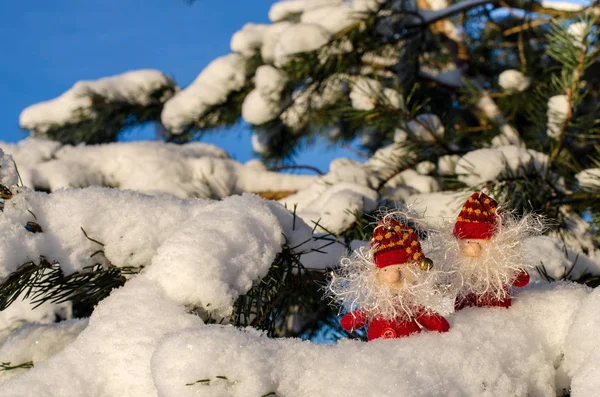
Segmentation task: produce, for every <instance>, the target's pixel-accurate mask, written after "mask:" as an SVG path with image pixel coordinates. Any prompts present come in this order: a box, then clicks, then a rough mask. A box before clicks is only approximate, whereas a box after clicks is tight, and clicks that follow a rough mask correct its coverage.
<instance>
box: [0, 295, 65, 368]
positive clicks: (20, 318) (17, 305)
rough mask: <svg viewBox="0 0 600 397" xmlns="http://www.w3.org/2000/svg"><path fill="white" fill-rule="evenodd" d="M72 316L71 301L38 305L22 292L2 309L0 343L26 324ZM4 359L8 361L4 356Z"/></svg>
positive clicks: (49, 321)
mask: <svg viewBox="0 0 600 397" xmlns="http://www.w3.org/2000/svg"><path fill="white" fill-rule="evenodd" d="M71 317H72V310H71V303H68V302H65V303H50V302H44V303H42V304H41V305H39V306H37V307H36V304H34V303H32V302H31V299H28V298H25V297H24V296H23V294H22V295H21V296H19V297H17V299H16V300H15V301H14V302H13V303H12V304H11V305H10V306H8V307H7V308H6V309H4V310H2V311H0V344H1V343H4V341H5V340H6V339H7V338H8V337H9V335H10V334H11V333H12V332H14V331H16V330H17V329H18V328H20V327H21V326H22V325H24V324H32V323H35V324H51V323H53V322H55V321H56V319H63V320H70V319H71ZM0 357H2V356H1V355H0ZM2 360H3V361H7V360H4V359H3V358H2ZM25 361H28V360H25ZM13 364H19V363H16V362H13Z"/></svg>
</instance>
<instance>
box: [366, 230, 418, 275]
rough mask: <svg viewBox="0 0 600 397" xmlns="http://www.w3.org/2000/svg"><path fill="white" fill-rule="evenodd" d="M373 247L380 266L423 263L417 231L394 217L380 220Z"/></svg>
mask: <svg viewBox="0 0 600 397" xmlns="http://www.w3.org/2000/svg"><path fill="white" fill-rule="evenodd" d="M371 248H372V249H373V259H374V260H375V264H376V265H377V267H378V268H382V267H386V266H390V265H401V264H403V263H408V262H416V263H421V261H422V260H423V258H424V255H423V249H422V248H421V243H420V242H419V237H418V236H417V234H416V233H415V231H414V230H413V229H411V228H409V227H407V226H405V225H403V224H402V223H400V222H398V221H396V220H394V219H384V220H382V221H380V222H379V224H378V225H377V227H376V228H375V230H374V231H373V238H372V239H371Z"/></svg>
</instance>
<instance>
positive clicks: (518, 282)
mask: <svg viewBox="0 0 600 397" xmlns="http://www.w3.org/2000/svg"><path fill="white" fill-rule="evenodd" d="M527 284H529V273H527V272H526V271H525V270H523V271H521V273H519V275H518V276H517V278H516V279H515V281H514V282H513V287H524V286H526V285H527Z"/></svg>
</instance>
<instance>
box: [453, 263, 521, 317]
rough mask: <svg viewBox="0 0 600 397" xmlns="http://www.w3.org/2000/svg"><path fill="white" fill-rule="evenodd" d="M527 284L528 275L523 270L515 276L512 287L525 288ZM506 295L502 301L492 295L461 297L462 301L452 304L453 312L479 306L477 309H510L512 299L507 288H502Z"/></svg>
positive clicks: (458, 300)
mask: <svg viewBox="0 0 600 397" xmlns="http://www.w3.org/2000/svg"><path fill="white" fill-rule="evenodd" d="M527 284H529V273H527V272H526V271H525V270H522V271H521V273H519V275H518V276H517V278H516V279H515V281H513V283H512V286H513V287H519V288H521V287H525V286H526V285H527ZM504 289H505V291H506V294H505V297H504V298H503V299H498V298H496V297H495V296H494V295H492V294H487V295H483V296H479V297H478V296H477V295H475V294H473V293H471V294H469V295H467V296H465V297H463V298H462V299H457V300H456V302H455V303H454V310H455V311H459V310H462V309H464V308H465V307H468V306H479V307H510V306H511V305H512V299H511V297H510V294H509V293H508V287H504Z"/></svg>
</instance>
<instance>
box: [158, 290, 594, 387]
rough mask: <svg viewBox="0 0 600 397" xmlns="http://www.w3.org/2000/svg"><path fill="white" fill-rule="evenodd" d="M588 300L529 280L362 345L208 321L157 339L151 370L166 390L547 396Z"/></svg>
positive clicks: (584, 294) (582, 292)
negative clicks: (433, 329)
mask: <svg viewBox="0 0 600 397" xmlns="http://www.w3.org/2000/svg"><path fill="white" fill-rule="evenodd" d="M588 299H591V295H589V291H588V290H586V289H585V288H582V287H577V286H573V285H568V284H557V285H554V286H551V287H548V286H535V287H530V288H528V289H527V290H526V291H523V292H522V293H520V294H519V295H518V296H517V298H515V303H514V305H513V307H512V308H510V309H509V310H505V309H466V310H463V311H462V312H460V313H457V314H455V315H454V316H453V317H451V318H450V322H451V329H450V332H448V333H446V334H441V335H440V334H437V333H426V334H420V335H416V336H411V337H409V338H403V339H390V340H376V341H373V342H369V343H365V342H359V341H352V340H342V341H340V342H338V343H336V344H334V345H317V344H314V343H310V342H302V341H300V340H295V339H275V340H274V339H269V338H267V337H265V336H264V335H263V334H261V333H259V332H257V331H253V330H250V329H242V330H238V329H235V328H232V327H227V326H220V325H210V326H205V327H202V328H198V329H188V330H183V331H180V332H176V333H173V334H171V335H169V336H167V337H166V338H164V339H163V340H162V341H161V343H160V344H159V346H158V348H157V349H156V352H155V353H154V356H153V374H154V376H155V379H156V381H157V383H156V384H157V388H158V390H159V393H160V395H162V396H165V397H170V396H182V397H185V396H247V395H267V394H268V393H275V394H276V395H294V396H314V395H327V396H365V395H376V396H393V395H410V396H431V395H445V396H480V395H485V396H503V395H510V396H527V395H529V396H532V395H536V396H550V395H555V394H556V393H557V392H559V393H560V392H561V391H560V390H556V388H555V375H556V372H557V371H556V369H555V366H554V364H555V363H556V362H559V363H560V357H561V354H562V353H563V350H562V348H563V345H564V343H565V339H566V338H567V337H568V333H569V330H570V325H571V322H572V321H573V319H575V321H576V320H577V318H578V316H577V315H578V312H577V310H578V307H580V306H581V307H583V305H584V304H585V303H586V302H587V300H588ZM590 309H591V305H590ZM579 318H581V317H579ZM589 329H590V331H591V332H595V331H592V328H589ZM565 357H566V355H565ZM382 362H383V363H385V364H384V365H382ZM184 363H185V364H184ZM199 380H208V381H205V382H197V381H199ZM374 380H376V381H374Z"/></svg>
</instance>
